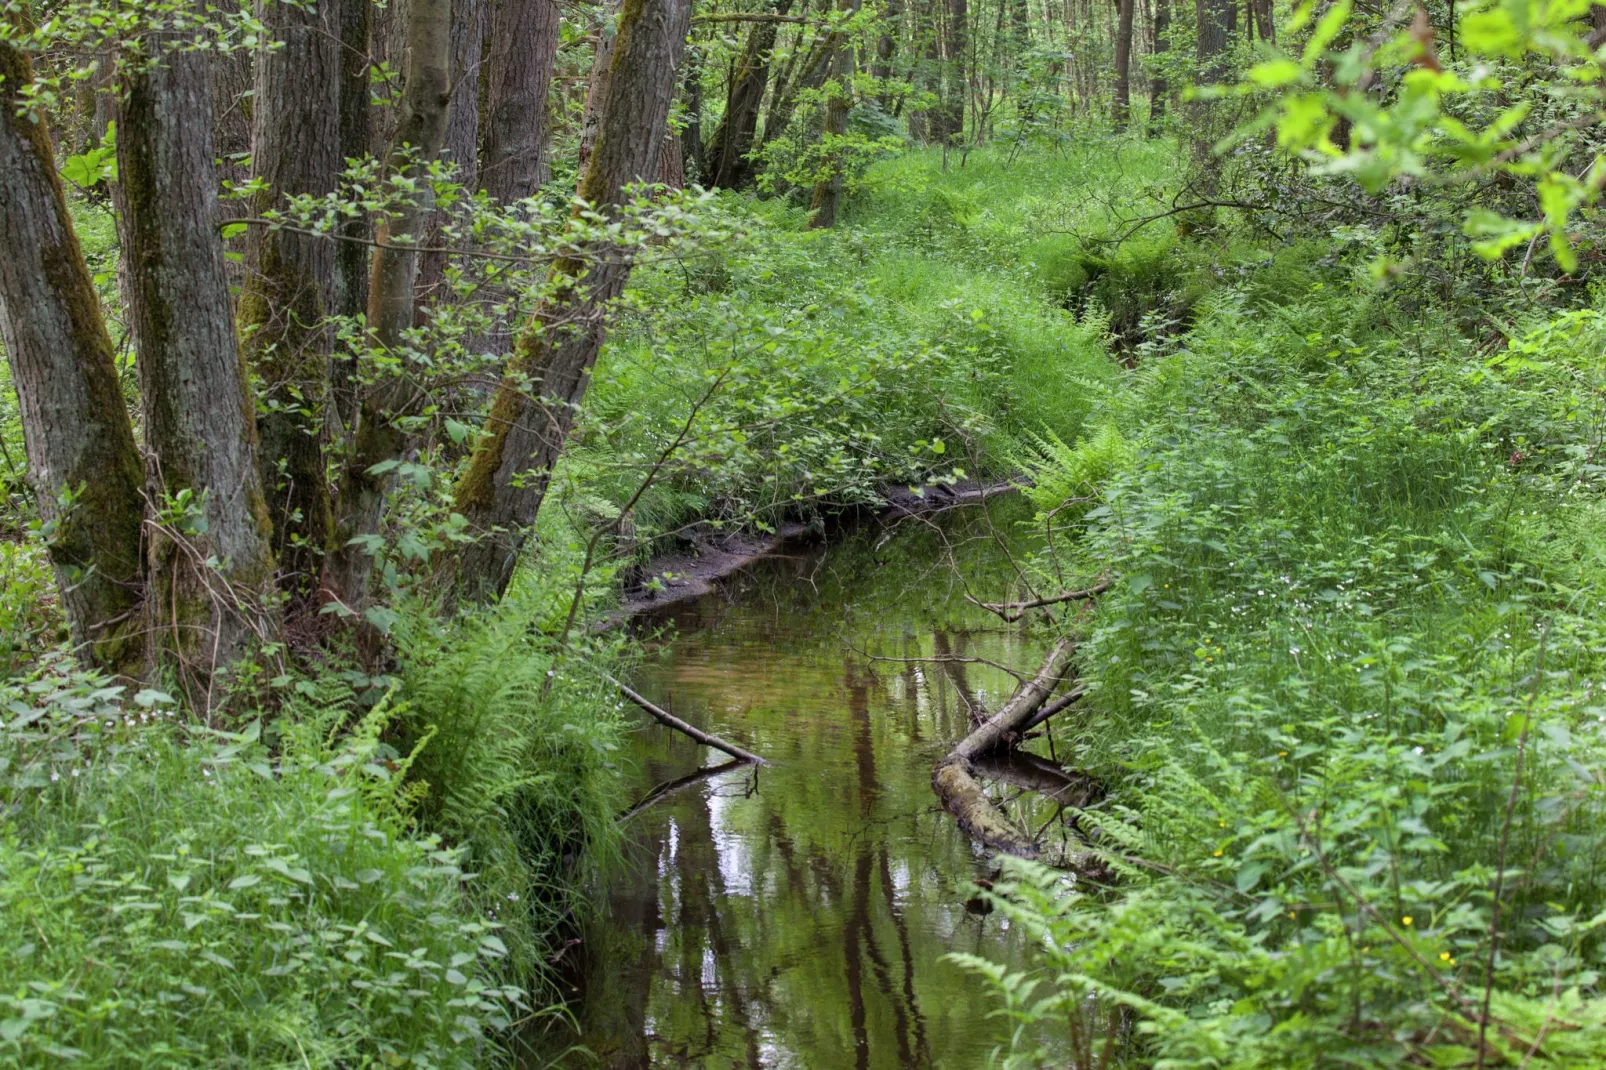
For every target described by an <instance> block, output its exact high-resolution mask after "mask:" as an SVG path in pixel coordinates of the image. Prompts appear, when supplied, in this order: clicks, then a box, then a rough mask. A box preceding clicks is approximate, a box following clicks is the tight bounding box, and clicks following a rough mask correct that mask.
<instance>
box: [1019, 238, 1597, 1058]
mask: <svg viewBox="0 0 1606 1070" xmlns="http://www.w3.org/2000/svg"><path fill="white" fill-rule="evenodd" d="M1286 270H1287V271H1289V272H1291V273H1292V274H1293V275H1297V272H1295V271H1294V270H1293V268H1292V267H1289V268H1287V269H1286ZM1290 277H1291V276H1290ZM1285 289H1286V288H1285V286H1284V285H1283V284H1281V283H1279V284H1277V285H1273V286H1270V287H1264V288H1257V287H1256V286H1254V285H1244V286H1240V287H1238V288H1235V289H1234V290H1233V291H1230V292H1224V293H1221V294H1218V295H1216V296H1214V297H1212V298H1211V299H1210V300H1209V301H1208V302H1207V303H1206V310H1205V312H1204V313H1203V315H1202V318H1201V321H1200V323H1199V324H1198V326H1197V327H1196V328H1195V329H1194V331H1193V332H1192V334H1191V335H1190V336H1189V337H1188V338H1187V340H1186V345H1185V349H1184V351H1183V352H1182V353H1180V354H1179V355H1177V356H1174V357H1171V358H1167V359H1164V360H1160V361H1157V362H1156V363H1155V365H1154V366H1153V367H1152V368H1149V369H1146V370H1145V371H1144V373H1142V374H1140V375H1138V376H1137V377H1135V380H1134V383H1133V393H1132V394H1131V395H1129V397H1128V399H1127V401H1126V403H1125V404H1122V405H1116V406H1114V407H1113V408H1112V409H1111V410H1109V411H1110V414H1111V417H1112V418H1113V419H1115V420H1116V421H1118V422H1119V423H1120V425H1121V427H1122V433H1123V435H1124V436H1125V438H1124V441H1126V442H1128V443H1130V445H1129V446H1128V447H1127V449H1128V450H1129V452H1128V453H1127V454H1126V456H1125V458H1124V459H1121V460H1120V461H1119V462H1118V464H1116V465H1103V464H1099V463H1096V462H1097V461H1098V459H1099V458H1100V457H1101V456H1111V457H1117V458H1120V454H1119V451H1118V450H1116V449H1115V448H1114V447H1113V446H1112V447H1107V448H1102V449H1101V448H1099V447H1098V446H1097V445H1096V441H1097V440H1096V438H1093V439H1091V440H1090V441H1089V442H1087V443H1084V444H1081V445H1080V446H1079V447H1078V448H1075V449H1070V448H1067V447H1065V446H1064V444H1063V443H1056V442H1052V441H1045V443H1044V444H1043V446H1042V448H1041V449H1040V450H1039V451H1038V467H1039V469H1040V470H1041V471H1043V472H1044V476H1043V477H1042V478H1043V480H1044V486H1043V487H1042V488H1040V489H1039V490H1038V491H1037V492H1035V493H1036V494H1037V495H1038V496H1039V500H1038V504H1039V505H1040V506H1041V507H1048V508H1051V507H1052V506H1053V505H1056V504H1058V501H1057V500H1056V499H1058V500H1063V498H1064V497H1075V496H1077V495H1085V494H1086V493H1087V488H1088V485H1089V482H1090V481H1092V480H1095V479H1100V478H1102V482H1101V483H1100V484H1099V486H1098V488H1097V489H1098V494H1099V500H1098V502H1097V505H1096V507H1095V508H1093V509H1091V510H1090V511H1088V512H1086V514H1085V515H1084V516H1082V517H1080V518H1076V517H1075V516H1074V515H1073V516H1070V517H1060V516H1055V517H1053V518H1051V520H1050V522H1052V523H1056V524H1065V525H1069V524H1071V523H1072V522H1073V521H1074V522H1075V523H1077V524H1086V525H1087V526H1088V529H1087V533H1086V535H1085V537H1084V538H1083V540H1082V542H1081V544H1080V545H1079V547H1078V550H1077V551H1076V562H1078V563H1080V564H1081V565H1082V566H1083V567H1084V568H1089V569H1091V568H1108V569H1110V570H1112V572H1113V573H1114V574H1115V575H1117V576H1119V577H1120V583H1119V584H1118V586H1117V588H1116V589H1115V590H1114V591H1112V592H1111V593H1110V594H1109V595H1107V596H1106V597H1105V598H1104V599H1103V600H1102V602H1101V604H1100V606H1099V611H1098V613H1097V615H1096V617H1095V619H1094V621H1093V624H1092V627H1091V631H1090V632H1089V634H1088V635H1087V636H1086V638H1085V640H1084V643H1083V648H1082V650H1083V662H1082V666H1083V670H1082V671H1083V675H1084V678H1085V679H1086V680H1087V682H1088V683H1089V685H1090V687H1091V691H1092V694H1091V696H1090V699H1089V700H1088V701H1089V702H1090V703H1091V706H1090V707H1089V709H1088V711H1087V713H1086V714H1085V720H1084V721H1083V722H1082V724H1083V727H1082V728H1081V729H1080V731H1079V732H1078V736H1077V741H1076V743H1077V746H1078V747H1079V749H1080V754H1081V757H1080V759H1079V760H1080V762H1081V763H1082V764H1084V765H1085V766H1087V767H1088V768H1090V769H1091V770H1093V771H1095V772H1096V773H1098V774H1099V775H1100V776H1101V777H1103V778H1104V779H1105V780H1106V782H1107V783H1108V784H1109V785H1110V786H1111V788H1112V793H1111V796H1110V798H1109V799H1108V800H1107V801H1106V802H1105V803H1104V804H1103V805H1102V806H1101V807H1100V808H1098V809H1097V810H1096V811H1094V812H1090V813H1087V814H1084V815H1083V816H1082V818H1081V821H1082V823H1083V825H1084V827H1085V828H1088V829H1092V830H1096V831H1095V833H1094V836H1095V840H1094V842H1095V844H1096V845H1097V849H1098V850H1099V851H1100V853H1101V854H1103V855H1104V857H1105V858H1106V860H1107V862H1108V864H1109V865H1110V867H1111V868H1112V870H1113V871H1114V872H1115V873H1117V874H1118V875H1119V878H1120V884H1119V886H1118V887H1117V888H1115V889H1114V890H1113V891H1111V892H1110V893H1108V895H1107V896H1101V895H1097V894H1094V893H1092V892H1089V891H1084V890H1081V889H1071V890H1067V889H1064V888H1062V887H1060V886H1059V884H1058V883H1057V881H1056V879H1055V878H1054V877H1052V876H1051V875H1049V874H1047V873H1046V872H1042V871H1038V870H1035V869H1032V868H1031V867H1023V868H1021V869H1019V870H1018V871H1017V873H1016V876H1017V879H1016V881H1015V882H1014V883H1012V884H1009V885H1007V886H1006V887H1004V888H1001V889H1000V892H1001V904H1002V906H1003V908H1004V909H1005V910H1006V911H1007V912H1009V916H1010V917H1011V918H1012V919H1015V920H1018V921H1019V922H1020V923H1021V924H1024V925H1027V926H1029V927H1031V930H1032V931H1034V932H1037V933H1039V934H1040V935H1041V937H1042V941H1041V946H1042V947H1043V948H1044V953H1043V955H1044V961H1043V966H1044V967H1045V969H1046V970H1047V971H1048V973H1047V975H1046V976H1045V978H1044V980H1047V979H1048V978H1050V977H1051V978H1052V981H1051V987H1052V995H1051V996H1043V995H1042V994H1036V995H1033V996H1032V999H1033V1000H1037V1001H1039V1002H1031V1003H1024V1002H1023V1000H1026V996H1025V995H1023V993H1024V991H1025V989H1024V987H1023V985H1024V981H1025V979H1022V978H1014V979H1011V978H1008V977H1003V976H997V977H994V978H993V983H994V984H995V986H997V987H998V989H999V991H1000V996H1001V998H1003V999H1004V1000H1005V1001H1006V1004H1005V1005H1006V1009H1009V1012H1010V1013H1012V1014H1028V1015H1030V1016H1033V1017H1034V1020H1038V1019H1041V1018H1042V1017H1043V1016H1057V1015H1060V1014H1067V1015H1072V1016H1075V1015H1084V1016H1085V1015H1089V1014H1094V1013H1095V1012H1096V1013H1097V1014H1102V1015H1114V1016H1115V1019H1119V1018H1120V1017H1121V1016H1123V1015H1124V1016H1128V1017H1129V1018H1130V1019H1131V1020H1132V1021H1133V1022H1134V1023H1135V1031H1134V1033H1133V1038H1132V1041H1131V1044H1130V1047H1129V1048H1128V1049H1127V1051H1126V1054H1127V1056H1129V1057H1131V1058H1133V1059H1135V1060H1136V1061H1138V1062H1139V1063H1140V1064H1142V1065H1150V1064H1152V1065H1163V1066H1174V1067H1189V1066H1199V1067H1203V1066H1230V1067H1245V1068H1247V1067H1295V1066H1321V1065H1340V1064H1345V1063H1363V1064H1365V1065H1370V1066H1382V1065H1420V1064H1422V1063H1423V1062H1424V1061H1426V1062H1428V1063H1431V1064H1432V1065H1465V1064H1467V1061H1468V1060H1471V1059H1473V1058H1474V1055H1473V1052H1474V1051H1475V1050H1476V1047H1477V1044H1478V1043H1479V1035H1480V1032H1482V1033H1483V1034H1484V1042H1485V1043H1487V1044H1488V1045H1489V1046H1490V1050H1489V1056H1488V1063H1489V1065H1506V1064H1509V1065H1517V1064H1519V1063H1522V1062H1524V1061H1525V1060H1528V1061H1529V1062H1530V1063H1531V1065H1553V1066H1569V1067H1583V1066H1590V1065H1595V1064H1596V1063H1598V1062H1599V1061H1600V1060H1601V1059H1602V1058H1603V1057H1606V1048H1603V1047H1602V1046H1601V1043H1600V1041H1599V1040H1598V1037H1599V1035H1600V1034H1599V1032H1598V1030H1592V1029H1590V1028H1589V1024H1590V1023H1592V1022H1594V1021H1597V1020H1599V1017H1600V1015H1601V1013H1602V1004H1601V1000H1600V984H1601V965H1602V962H1603V960H1606V941H1603V940H1602V939H1601V937H1602V930H1603V929H1606V898H1603V896H1602V892H1601V884H1600V881H1599V879H1598V874H1599V871H1600V866H1601V865H1602V864H1603V863H1606V835H1603V831H1606V792H1603V791H1602V787H1601V781H1600V775H1599V770H1600V768H1601V766H1602V763H1603V761H1606V743H1603V738H1602V735H1601V733H1600V730H1599V729H1600V725H1599V722H1600V719H1601V709H1602V707H1601V704H1600V697H1599V694H1598V691H1599V683H1598V681H1599V678H1600V675H1601V672H1602V671H1603V669H1606V665H1603V663H1602V660H1601V657H1602V654H1601V652H1602V651H1603V650H1606V631H1603V626H1602V623H1601V621H1602V616H1601V612H1600V610H1601V606H1602V602H1601V591H1602V589H1603V588H1606V542H1603V541H1602V539H1601V537H1600V535H1599V530H1600V521H1601V517H1602V515H1603V514H1606V504H1603V502H1602V499H1601V497H1600V483H1599V474H1598V467H1597V464H1598V451H1599V435H1598V432H1597V430H1596V428H1597V427H1598V426H1600V422H1601V420H1602V419H1603V418H1606V406H1603V403H1602V397H1603V395H1602V392H1601V385H1602V376H1603V374H1606V368H1603V367H1602V365H1601V364H1600V357H1599V352H1600V349H1599V341H1600V339H1601V338H1602V337H1603V334H1602V332H1603V331H1606V315H1603V314H1602V313H1600V312H1599V311H1597V310H1593V309H1591V310H1579V311H1575V312H1571V313H1567V314H1563V315H1561V316H1558V317H1556V318H1554V319H1552V320H1548V321H1542V322H1539V323H1536V325H1535V326H1534V327H1533V329H1531V330H1529V331H1527V332H1525V333H1523V334H1521V335H1519V336H1518V337H1517V338H1516V339H1515V340H1514V341H1513V343H1512V344H1511V345H1510V346H1509V347H1507V348H1506V349H1504V350H1502V351H1498V352H1496V353H1494V354H1493V355H1492V356H1490V357H1488V358H1487V359H1469V358H1470V357H1471V354H1470V352H1469V348H1468V347H1467V346H1466V344H1465V343H1463V342H1461V341H1460V340H1459V339H1457V338H1456V336H1455V335H1454V333H1453V331H1452V330H1451V329H1449V328H1448V326H1447V325H1435V324H1433V323H1427V324H1424V323H1421V322H1420V321H1418V322H1417V323H1415V324H1414V325H1413V327H1414V331H1415V332H1416V333H1414V334H1407V333H1405V332H1402V331H1401V330H1400V329H1399V322H1398V320H1397V315H1396V312H1395V311H1394V309H1393V308H1392V306H1391V305H1390V302H1389V301H1388V299H1387V298H1386V297H1383V296H1379V295H1377V294H1376V293H1375V292H1373V291H1371V290H1370V289H1369V288H1367V287H1365V286H1361V287H1356V288H1353V289H1352V288H1351V287H1350V286H1349V285H1347V284H1346V283H1345V281H1344V280H1343V279H1342V277H1336V276H1335V275H1333V274H1329V276H1328V278H1327V279H1325V280H1323V281H1320V282H1317V283H1314V284H1312V285H1311V286H1310V287H1309V288H1308V290H1307V291H1306V293H1305V294H1303V295H1302V296H1299V297H1297V298H1295V299H1293V300H1288V299H1287V298H1286V297H1285V296H1284V295H1283V294H1284V291H1285ZM1055 480H1057V481H1058V482H1054V481H1055ZM1068 534H1074V532H1072V531H1068ZM1045 564H1048V563H1047V562H1045ZM1062 564H1063V563H1062ZM1065 745H1066V744H1065V743H1064V742H1062V743H1061V746H1062V747H1064V746H1065ZM1496 902H1498V908H1497V907H1496V905H1495V904H1496ZM1497 911H1498V912H1497ZM1491 937H1493V938H1496V939H1498V954H1496V953H1495V951H1496V949H1495V948H1494V947H1493V946H1492V945H1491ZM1491 962H1492V963H1493V970H1492V972H1490V970H1489V965H1490V963H1491ZM1486 988H1487V989H1489V990H1490V992H1491V999H1492V1006H1493V1013H1494V1015H1495V1019H1496V1020H1495V1024H1493V1025H1491V1026H1490V1027H1489V1028H1488V1029H1487V1030H1480V1029H1479V1027H1478V1018H1479V1016H1480V1014H1481V1010H1480V1009H1479V1008H1480V1006H1481V1001H1482V999H1483V996H1484V992H1485V989H1486ZM1090 996H1092V997H1095V998H1094V1001H1093V1002H1092V1003H1091V1004H1090V1003H1088V997H1090ZM1117 1008H1120V1010H1117ZM1076 1021H1077V1022H1079V1023H1080V1024H1079V1025H1074V1026H1073V1028H1084V1029H1098V1028H1104V1029H1108V1028H1115V1026H1113V1025H1111V1024H1109V1022H1106V1023H1104V1024H1103V1025H1100V1023H1099V1022H1096V1021H1092V1020H1083V1019H1080V1018H1079V1019H1076ZM1015 1057H1016V1058H1017V1059H1018V1060H1019V1062H1020V1065H1038V1064H1037V1062H1035V1061H1033V1060H1034V1058H1035V1056H1033V1054H1032V1053H1031V1052H1027V1051H1018V1052H1016V1053H1015Z"/></svg>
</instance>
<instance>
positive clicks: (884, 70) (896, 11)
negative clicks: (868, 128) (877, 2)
mask: <svg viewBox="0 0 1606 1070" xmlns="http://www.w3.org/2000/svg"><path fill="white" fill-rule="evenodd" d="M885 18H886V23H885V25H883V26H882V28H881V36H880V37H878V38H877V39H876V45H875V63H874V64H872V65H871V67H870V75H871V77H873V78H875V80H876V82H877V84H878V85H879V86H881V90H880V92H879V93H878V94H877V95H876V103H877V105H878V106H879V107H880V108H881V110H882V111H884V112H891V111H892V109H893V107H894V106H895V105H894V99H893V94H892V91H891V90H890V89H887V88H886V87H885V83H886V82H887V81H889V80H890V79H891V78H892V61H893V59H894V58H896V56H897V55H898V36H899V34H900V33H901V32H902V29H903V0H888V2H887V10H886V15H885ZM900 99H901V98H900Z"/></svg>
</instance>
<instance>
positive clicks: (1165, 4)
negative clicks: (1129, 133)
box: [1149, 0, 1171, 137]
mask: <svg viewBox="0 0 1606 1070" xmlns="http://www.w3.org/2000/svg"><path fill="white" fill-rule="evenodd" d="M1170 48H1171V0H1154V56H1155V59H1157V60H1158V59H1160V58H1161V57H1163V56H1164V55H1165V53H1166V52H1168V51H1169V50H1170ZM1170 91H1171V87H1170V86H1168V85H1167V84H1166V80H1165V75H1164V74H1163V73H1162V71H1161V68H1159V67H1158V66H1157V67H1156V68H1155V70H1154V77H1152V78H1150V79H1149V136H1150V137H1158V136H1159V134H1160V120H1161V119H1163V118H1165V98H1166V94H1167V93H1169V92H1170Z"/></svg>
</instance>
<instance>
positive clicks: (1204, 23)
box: [1189, 0, 1238, 193]
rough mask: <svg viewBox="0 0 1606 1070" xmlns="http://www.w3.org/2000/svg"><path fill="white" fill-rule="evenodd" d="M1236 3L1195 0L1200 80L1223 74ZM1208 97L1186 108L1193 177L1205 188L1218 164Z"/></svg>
mask: <svg viewBox="0 0 1606 1070" xmlns="http://www.w3.org/2000/svg"><path fill="white" fill-rule="evenodd" d="M1237 17H1238V5H1237V4H1235V3H1234V2H1233V0H1194V22H1195V29H1196V38H1195V44H1194V59H1195V60H1196V61H1197V62H1198V65H1199V80H1200V82H1201V83H1202V84H1205V85H1214V84H1216V83H1219V82H1220V81H1222V79H1223V78H1225V77H1226V74H1227V71H1226V62H1225V57H1226V54H1227V43H1228V41H1229V39H1230V36H1231V33H1232V31H1233V29H1234V28H1235V24H1236V22H1237ZM1210 105H1211V102H1210V101H1208V100H1197V101H1194V102H1193V105H1192V107H1191V108H1190V109H1189V111H1190V112H1191V115H1190V116H1189V123H1190V125H1191V126H1192V127H1193V138H1192V142H1191V155H1192V158H1193V159H1192V163H1193V170H1194V174H1195V177H1196V180H1197V181H1198V182H1200V183H1202V184H1203V187H1204V190H1205V192H1207V193H1208V192H1209V191H1211V190H1213V189H1214V188H1215V185H1216V180H1217V174H1216V172H1217V165H1216V162H1215V160H1213V159H1212V158H1211V147H1212V146H1213V145H1214V144H1215V139H1214V136H1213V130H1212V126H1211V122H1210V119H1211V115H1212V113H1213V109H1212V108H1211V106H1210Z"/></svg>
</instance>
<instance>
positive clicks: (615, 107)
mask: <svg viewBox="0 0 1606 1070" xmlns="http://www.w3.org/2000/svg"><path fill="white" fill-rule="evenodd" d="M690 19H691V5H690V2H689V0H624V2H623V3H622V5H621V7H620V11H619V22H618V25H619V31H618V34H617V37H616V38H615V43H614V45H613V47H612V49H611V53H612V55H611V60H610V63H609V66H608V70H607V72H606V74H607V78H608V81H607V85H606V88H605V91H604V94H603V107H602V108H601V112H600V115H599V122H598V124H597V136H596V139H595V145H594V148H593V150H592V152H591V154H590V157H589V160H588V162H587V165H586V170H585V174H584V177H583V178H582V179H581V182H580V189H579V196H580V198H581V199H582V200H583V201H585V202H586V203H588V204H590V205H594V206H596V205H601V206H609V205H615V204H617V203H618V202H619V197H620V193H621V191H622V190H623V188H624V187H625V185H626V184H628V183H630V182H636V181H641V180H648V181H650V180H651V179H652V178H653V177H654V176H655V175H656V172H657V167H658V162H659V157H660V154H661V152H662V146H663V139H664V131H665V123H666V122H667V120H668V117H669V103H670V100H671V98H672V97H673V96H674V92H675V81H676V68H677V67H678V65H679V62H680V56H681V52H682V50H683V47H684V45H685V42H686V31H687V28H688V26H689V25H690ZM599 73H602V72H599ZM588 252H589V255H588V256H585V257H584V258H570V257H565V258H563V259H561V260H559V261H558V262H557V263H555V264H554V265H553V266H552V281H553V282H554V283H556V286H555V288H554V290H553V296H551V297H549V298H548V299H547V300H546V301H545V302H544V303H543V304H542V307H541V308H539V309H538V310H537V311H536V313H535V315H534V316H533V317H532V318H531V321H530V323H529V325H528V326H527V327H526V328H525V329H524V331H523V332H521V333H520V335H519V338H518V341H517V344H516V351H515V355H514V361H513V367H512V368H511V369H510V372H509V374H508V376H507V378H506V379H505V380H504V381H503V383H502V386H501V388H500V389H499V391H498V392H497V396H496V401H495V403H494V404H493V405H492V407H491V413H490V416H489V418H488V420H487V421H486V426H485V430H486V435H485V436H484V437H483V438H482V439H481V440H480V443H479V445H478V446H477V448H476V449H475V452H474V457H473V460H472V462H471V464H470V467H469V471H468V472H467V473H466V474H465V475H464V477H463V480H462V482H461V483H460V484H459V485H458V488H457V509H458V512H460V513H462V514H463V516H465V517H467V518H468V520H469V523H470V526H471V528H472V529H473V530H474V531H475V532H476V533H477V534H478V535H479V536H480V538H479V539H478V541H476V542H474V543H472V544H470V545H469V546H466V547H464V549H463V551H462V553H461V555H460V558H459V560H458V561H457V562H456V564H457V566H458V574H457V576H456V577H455V579H454V583H455V587H456V590H457V592H458V594H459V595H460V596H462V597H466V598H469V599H476V600H489V599H493V598H496V597H499V596H500V595H501V593H502V591H503V590H505V589H506V587H507V584H508V581H509V579H511V578H512V575H513V569H514V566H515V565H516V564H517V563H518V556H519V552H520V550H521V549H522V548H523V545H524V540H525V538H526V536H527V533H528V532H529V530H530V527H531V526H532V525H533V524H534V523H535V519H536V515H537V513H538V512H539V510H540V508H541V501H542V499H543V498H544V497H545V495H546V489H547V485H548V483H549V481H550V479H551V475H552V466H553V465H554V464H555V463H556V462H557V460H558V457H559V456H560V455H561V454H562V451H563V446H564V439H565V437H566V436H567V435H568V432H569V428H570V426H571V425H572V423H573V420H574V413H575V411H576V409H577V408H578V407H579V405H580V402H581V399H582V398H583V397H584V396H585V390H586V386H587V384H588V382H589V379H590V373H591V366H592V364H593V363H594V362H595V360H596V358H597V351H598V350H599V349H600V348H601V346H602V341H603V331H604V327H605V320H606V315H607V306H608V304H609V303H610V302H611V301H612V300H613V299H614V298H615V297H617V296H618V295H619V293H620V291H621V290H622V289H623V288H624V284H625V281H626V279H627V277H628V275H629V271H630V265H629V262H628V260H626V259H624V258H623V257H622V256H621V255H619V253H618V252H617V251H616V250H611V249H608V248H606V247H602V248H594V249H592V250H589V251H588ZM537 392H538V393H537Z"/></svg>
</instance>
